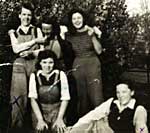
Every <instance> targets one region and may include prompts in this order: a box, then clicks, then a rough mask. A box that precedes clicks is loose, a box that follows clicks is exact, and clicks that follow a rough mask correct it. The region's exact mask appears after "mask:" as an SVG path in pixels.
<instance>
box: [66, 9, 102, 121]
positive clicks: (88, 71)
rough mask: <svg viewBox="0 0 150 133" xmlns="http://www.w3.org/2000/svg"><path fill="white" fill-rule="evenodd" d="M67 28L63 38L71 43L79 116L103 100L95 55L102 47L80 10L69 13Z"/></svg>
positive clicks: (98, 65)
mask: <svg viewBox="0 0 150 133" xmlns="http://www.w3.org/2000/svg"><path fill="white" fill-rule="evenodd" d="M67 28H68V32H66V34H65V40H66V41H68V42H70V43H71V45H72V49H73V52H74V55H75V58H74V61H73V67H72V71H73V76H74V77H75V82H76V85H77V93H78V117H79V118H80V117H82V116H83V115H85V114H86V113H88V112H89V111H90V110H92V109H94V108H95V107H96V106H98V105H99V104H101V103H102V102H103V91H102V79H101V63H100V61H99V59H98V57H97V54H101V52H102V47H101V44H100V43H99V41H98V40H97V38H96V36H95V35H94V32H92V30H91V29H92V28H89V26H87V25H86V20H85V15H84V13H83V12H82V11H81V10H72V11H71V12H70V13H69V25H68V27H67ZM68 58H69V57H68Z"/></svg>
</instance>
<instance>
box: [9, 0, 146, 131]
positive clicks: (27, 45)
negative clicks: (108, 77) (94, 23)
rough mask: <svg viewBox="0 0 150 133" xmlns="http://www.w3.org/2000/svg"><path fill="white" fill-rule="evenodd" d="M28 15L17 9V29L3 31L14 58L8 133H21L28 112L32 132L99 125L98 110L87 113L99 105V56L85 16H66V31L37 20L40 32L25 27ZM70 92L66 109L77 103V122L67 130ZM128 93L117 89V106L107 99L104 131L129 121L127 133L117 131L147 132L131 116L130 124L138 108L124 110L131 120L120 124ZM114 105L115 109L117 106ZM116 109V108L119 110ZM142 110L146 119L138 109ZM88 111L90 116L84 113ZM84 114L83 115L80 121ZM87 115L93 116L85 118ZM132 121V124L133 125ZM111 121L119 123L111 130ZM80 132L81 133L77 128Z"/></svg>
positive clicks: (26, 8)
mask: <svg viewBox="0 0 150 133" xmlns="http://www.w3.org/2000/svg"><path fill="white" fill-rule="evenodd" d="M32 16H33V6H32V4H31V3H25V4H23V5H22V7H21V10H20V14H19V18H20V22H21V24H20V26H19V27H18V29H17V30H10V31H9V35H10V39H11V44H12V48H13V51H14V53H16V55H17V58H16V60H15V61H14V64H13V73H12V84H11V101H10V103H11V105H12V111H11V118H12V119H11V130H10V131H13V132H14V130H15V132H22V131H25V127H24V126H25V125H26V123H25V122H26V121H28V123H29V119H28V120H26V118H28V117H26V116H29V112H31V113H30V116H31V118H32V126H33V129H34V132H39V131H42V132H51V133H52V132H58V133H63V132H79V130H78V131H77V130H76V127H80V126H82V124H83V125H84V122H85V123H90V122H91V121H94V120H100V119H101V118H102V117H101V115H99V113H100V114H106V113H105V111H101V109H99V108H100V107H98V109H97V108H96V109H95V110H96V111H92V112H93V113H91V112H90V111H91V110H93V109H94V108H95V107H97V106H99V105H100V104H101V103H102V102H103V90H102V79H101V63H100V61H99V59H98V57H97V55H99V54H101V52H102V47H101V44H100V42H99V41H98V39H97V37H98V36H100V34H101V32H100V31H98V30H97V29H96V30H95V28H92V27H90V26H88V25H87V24H86V16H85V14H84V12H82V11H81V10H72V11H70V13H69V14H68V22H69V23H68V25H67V27H66V26H65V27H64V26H58V25H57V24H56V22H55V21H53V18H49V17H48V16H43V21H42V24H41V29H40V28H37V27H35V26H33V25H32V24H31V20H32ZM97 31H98V32H97ZM68 72H70V73H71V75H72V77H73V80H71V79H70V78H72V77H69V76H68V75H67V74H68ZM72 82H73V83H72ZM71 84H75V87H72V85H71ZM122 84H123V85H122ZM120 88H121V89H120ZM122 88H123V89H125V90H122ZM72 89H76V92H77V99H76V100H77V101H74V102H72V104H74V105H76V104H77V117H78V118H81V119H79V122H77V124H75V126H73V127H71V128H67V125H66V117H65V116H66V112H67V108H69V106H71V105H70V104H68V103H69V101H71V99H72V97H73V95H75V94H73V93H71V92H75V91H72ZM130 89H131V88H130V87H129V86H128V84H126V83H121V85H120V86H117V98H118V101H117V100H114V99H111V100H109V101H110V102H109V103H110V104H111V103H113V105H112V104H111V106H110V104H109V105H108V106H107V109H105V110H109V111H108V114H109V112H110V115H109V116H110V117H108V118H109V120H110V126H111V127H112V129H114V131H115V132H116V133H122V132H118V128H119V127H118V125H119V124H120V123H121V122H122V123H121V124H122V125H123V124H127V123H128V122H129V121H130V124H128V125H130V126H129V127H130V128H128V126H126V127H125V128H121V130H122V129H123V130H125V132H126V131H127V132H128V131H129V130H130V129H131V132H133V131H134V130H133V127H134V126H136V127H138V128H139V127H140V126H141V127H140V128H144V131H147V127H146V125H145V122H146V118H145V119H144V120H143V121H142V123H144V124H143V125H141V124H140V122H139V119H138V117H136V118H137V119H138V122H135V123H132V120H133V116H134V112H135V110H137V109H136V108H137V107H138V106H134V104H133V108H131V110H133V111H130V110H129V112H131V117H132V118H131V119H129V120H128V119H127V120H125V123H124V114H123V113H122V112H123V110H124V109H126V106H125V104H127V103H129V101H130V100H131V99H132V98H131V97H132V95H131V94H130ZM125 91H129V92H128V94H127V95H129V96H127V98H128V101H127V102H126V103H122V102H123V100H122V98H120V97H121V96H120V95H121V94H120V93H125ZM131 93H132V91H131ZM120 99H121V100H120ZM124 99H125V98H124ZM120 101H121V103H120ZM133 101H135V99H133ZM115 103H117V104H115ZM134 103H136V102H134ZM119 104H121V105H120V106H119ZM102 106H103V105H102ZM30 107H31V110H30ZM72 107H75V106H72ZM116 107H119V111H118V110H117V109H116ZM127 107H128V106H127ZM142 109H143V110H144V111H143V110H142V111H143V112H144V113H145V117H146V115H147V114H146V112H145V109H144V107H142ZM74 110H76V108H72V111H70V112H69V113H73V112H75V111H74ZM103 110H104V109H103ZM112 110H113V111H112ZM111 111H112V113H111ZM127 111H128V110H127ZM88 112H90V115H88V114H87V113H88ZM95 112H96V113H95ZM101 112H102V113H101ZM113 112H115V114H113ZM116 113H117V114H116ZM127 113H128V112H127ZM85 114H87V115H86V116H84V115H85ZM91 114H94V115H92V116H91ZM120 114H121V115H122V114H123V119H122V118H121V116H120V117H119V116H118V115H120ZM71 115H72V116H73V115H74V114H71ZM116 115H117V116H116ZM125 115H126V113H125ZM82 117H83V118H82ZM116 117H117V118H116ZM136 118H135V121H137V120H136ZM141 118H142V117H141ZM86 119H87V120H86ZM117 120H121V122H118V123H117V124H116V125H114V124H113V123H115V121H117ZM83 121H84V122H83ZM80 123H81V125H80ZM137 123H138V124H139V126H137ZM22 127H23V129H22ZM77 129H78V128H77ZM80 129H81V132H83V130H82V128H80ZM136 129H137V128H136ZM84 131H86V129H84ZM91 131H92V130H91ZM25 132H26V131H25ZM101 133H102V132H101ZM139 133H140V132H139ZM144 133H146V132H144Z"/></svg>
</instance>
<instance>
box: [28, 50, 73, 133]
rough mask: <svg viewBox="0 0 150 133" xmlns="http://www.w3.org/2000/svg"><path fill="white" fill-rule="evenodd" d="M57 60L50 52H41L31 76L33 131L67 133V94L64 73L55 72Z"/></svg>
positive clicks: (68, 96)
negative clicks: (65, 120)
mask: <svg viewBox="0 0 150 133" xmlns="http://www.w3.org/2000/svg"><path fill="white" fill-rule="evenodd" d="M56 58H57V57H56V55H55V54H54V52H52V51H50V50H45V51H40V52H39V55H38V62H37V71H36V72H35V73H32V74H31V76H30V82H29V94H28V97H29V98H30V99H31V107H32V110H33V115H32V116H33V127H34V129H35V131H43V130H47V131H48V132H50V133H53V132H55V131H56V132H59V133H62V132H64V131H65V129H66V125H65V122H64V115H65V112H66V108H67V105H68V101H69V100H70V94H69V88H68V81H67V77H66V75H65V73H64V72H63V71H60V70H58V69H56Z"/></svg>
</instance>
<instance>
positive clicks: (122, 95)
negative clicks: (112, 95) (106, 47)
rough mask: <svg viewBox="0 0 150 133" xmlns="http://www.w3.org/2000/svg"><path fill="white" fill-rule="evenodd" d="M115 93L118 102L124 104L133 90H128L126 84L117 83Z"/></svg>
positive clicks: (130, 96) (132, 93) (129, 98)
mask: <svg viewBox="0 0 150 133" xmlns="http://www.w3.org/2000/svg"><path fill="white" fill-rule="evenodd" d="M116 95H117V98H118V100H119V102H120V104H121V105H123V106H125V105H127V104H128V103H129V101H130V100H131V98H132V96H133V95H134V91H132V90H130V89H129V88H128V85H126V84H119V85H117V86H116Z"/></svg>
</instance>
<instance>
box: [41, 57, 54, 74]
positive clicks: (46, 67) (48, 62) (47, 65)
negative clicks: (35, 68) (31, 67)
mask: <svg viewBox="0 0 150 133" xmlns="http://www.w3.org/2000/svg"><path fill="white" fill-rule="evenodd" d="M40 65H41V68H42V71H43V73H44V74H49V73H50V72H51V71H52V70H53V68H54V60H53V58H50V57H49V58H46V59H42V60H41V62H40Z"/></svg>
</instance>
